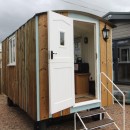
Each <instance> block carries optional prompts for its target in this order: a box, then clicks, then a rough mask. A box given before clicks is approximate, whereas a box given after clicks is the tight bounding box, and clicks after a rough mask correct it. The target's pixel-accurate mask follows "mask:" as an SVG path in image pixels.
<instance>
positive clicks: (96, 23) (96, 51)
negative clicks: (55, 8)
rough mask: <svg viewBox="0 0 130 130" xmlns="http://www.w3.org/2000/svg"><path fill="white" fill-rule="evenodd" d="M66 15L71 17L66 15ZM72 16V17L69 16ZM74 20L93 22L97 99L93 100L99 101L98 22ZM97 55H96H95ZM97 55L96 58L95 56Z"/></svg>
mask: <svg viewBox="0 0 130 130" xmlns="http://www.w3.org/2000/svg"><path fill="white" fill-rule="evenodd" d="M68 17H71V15H70V16H68ZM71 18H73V17H71ZM73 20H74V21H80V22H86V23H93V24H94V35H95V36H94V47H95V48H94V51H95V56H94V57H95V60H96V61H95V82H96V84H95V86H96V87H95V92H96V93H95V94H96V97H97V99H96V100H95V101H99V100H101V88H100V83H99V81H100V44H99V41H100V38H99V36H100V30H99V22H98V21H93V20H91V19H90V20H88V19H87V20H84V19H79V18H73ZM96 55H97V56H96ZM96 57H97V58H96ZM87 102H88V101H85V103H86V104H87ZM75 104H78V106H79V104H81V103H75Z"/></svg>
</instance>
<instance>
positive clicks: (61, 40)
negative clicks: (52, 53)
mask: <svg viewBox="0 0 130 130" xmlns="http://www.w3.org/2000/svg"><path fill="white" fill-rule="evenodd" d="M60 45H61V46H64V45H65V33H64V32H60Z"/></svg>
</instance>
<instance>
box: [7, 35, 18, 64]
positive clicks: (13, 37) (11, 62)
mask: <svg viewBox="0 0 130 130" xmlns="http://www.w3.org/2000/svg"><path fill="white" fill-rule="evenodd" d="M13 40H14V42H15V55H14V56H13V53H12V52H13V50H11V49H13V48H11V46H12V44H13ZM10 41H11V42H10ZM8 45H9V64H8V65H7V66H16V37H15V35H13V36H11V37H10V38H9V42H8ZM11 53H12V54H11ZM13 57H15V61H12V60H11V59H12V58H13Z"/></svg>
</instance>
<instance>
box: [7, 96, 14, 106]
mask: <svg viewBox="0 0 130 130" xmlns="http://www.w3.org/2000/svg"><path fill="white" fill-rule="evenodd" d="M7 104H8V106H9V107H13V106H14V103H13V101H12V100H11V99H10V98H9V97H8V98H7Z"/></svg>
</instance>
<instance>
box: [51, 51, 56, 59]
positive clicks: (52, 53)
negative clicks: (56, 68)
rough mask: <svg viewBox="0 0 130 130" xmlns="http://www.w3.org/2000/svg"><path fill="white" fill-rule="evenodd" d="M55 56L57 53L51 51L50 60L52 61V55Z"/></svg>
mask: <svg viewBox="0 0 130 130" xmlns="http://www.w3.org/2000/svg"><path fill="white" fill-rule="evenodd" d="M54 54H55V55H56V54H57V53H54V52H53V51H51V59H53V55H54Z"/></svg>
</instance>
